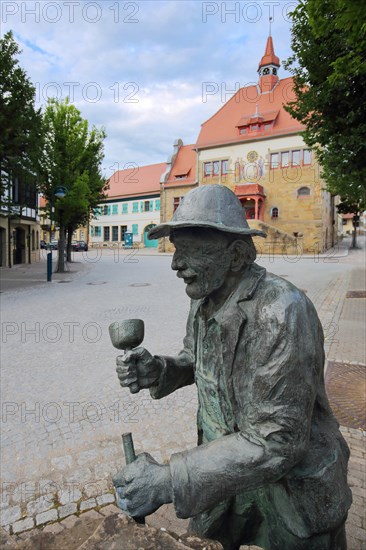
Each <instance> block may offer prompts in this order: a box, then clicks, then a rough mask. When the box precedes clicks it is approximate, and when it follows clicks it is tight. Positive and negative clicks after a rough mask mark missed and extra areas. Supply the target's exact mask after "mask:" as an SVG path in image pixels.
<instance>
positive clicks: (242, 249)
mask: <svg viewBox="0 0 366 550" xmlns="http://www.w3.org/2000/svg"><path fill="white" fill-rule="evenodd" d="M229 250H230V253H231V270H232V271H234V272H238V271H240V270H241V269H242V268H243V266H244V264H245V263H246V258H247V250H246V245H245V243H244V242H243V241H242V240H240V239H238V240H237V241H234V242H232V243H231V244H230V245H229Z"/></svg>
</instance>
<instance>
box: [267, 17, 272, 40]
mask: <svg viewBox="0 0 366 550" xmlns="http://www.w3.org/2000/svg"><path fill="white" fill-rule="evenodd" d="M272 20H273V17H271V16H269V35H268V36H272Z"/></svg>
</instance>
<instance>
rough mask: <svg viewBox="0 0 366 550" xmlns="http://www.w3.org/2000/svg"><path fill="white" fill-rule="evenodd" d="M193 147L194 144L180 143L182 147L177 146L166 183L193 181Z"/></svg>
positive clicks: (194, 175) (194, 156) (194, 169)
mask: <svg viewBox="0 0 366 550" xmlns="http://www.w3.org/2000/svg"><path fill="white" fill-rule="evenodd" d="M194 147H195V145H182V147H180V148H179V151H178V154H177V156H176V158H175V161H174V164H173V167H172V169H171V171H170V174H169V178H168V180H167V182H166V183H168V184H169V183H173V182H174V183H182V184H187V183H189V184H192V183H195V181H196V151H195V150H194ZM182 176H183V177H182Z"/></svg>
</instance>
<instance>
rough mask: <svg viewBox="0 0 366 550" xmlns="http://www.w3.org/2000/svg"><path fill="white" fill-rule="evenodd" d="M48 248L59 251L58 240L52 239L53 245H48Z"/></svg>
mask: <svg viewBox="0 0 366 550" xmlns="http://www.w3.org/2000/svg"><path fill="white" fill-rule="evenodd" d="M47 248H48V249H52V250H58V241H57V240H56V239H52V241H51V243H48V245H47Z"/></svg>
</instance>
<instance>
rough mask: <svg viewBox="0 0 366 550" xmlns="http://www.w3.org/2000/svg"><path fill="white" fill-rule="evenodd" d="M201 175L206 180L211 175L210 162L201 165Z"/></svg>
mask: <svg viewBox="0 0 366 550" xmlns="http://www.w3.org/2000/svg"><path fill="white" fill-rule="evenodd" d="M203 174H204V176H205V177H206V178H207V177H209V176H211V175H212V162H204V163H203Z"/></svg>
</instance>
